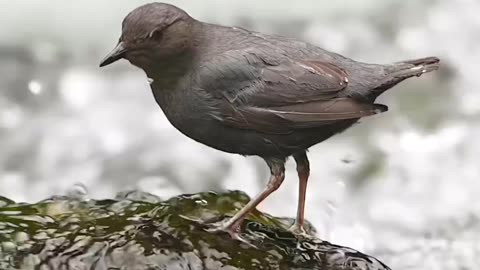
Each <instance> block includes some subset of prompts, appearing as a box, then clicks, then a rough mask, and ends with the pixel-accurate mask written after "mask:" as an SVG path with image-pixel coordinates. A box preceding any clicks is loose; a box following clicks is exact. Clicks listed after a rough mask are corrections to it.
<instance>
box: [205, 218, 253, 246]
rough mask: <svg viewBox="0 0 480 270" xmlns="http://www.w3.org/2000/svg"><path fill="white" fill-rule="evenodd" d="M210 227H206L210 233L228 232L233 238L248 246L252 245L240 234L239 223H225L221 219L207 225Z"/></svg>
mask: <svg viewBox="0 0 480 270" xmlns="http://www.w3.org/2000/svg"><path fill="white" fill-rule="evenodd" d="M208 226H209V227H210V228H208V229H206V231H207V232H210V233H228V234H229V235H230V237H231V238H232V239H233V240H237V241H240V242H242V243H244V244H246V245H248V246H250V247H254V248H255V246H254V245H252V244H251V243H250V242H248V241H247V240H246V239H245V238H243V237H242V236H241V235H240V225H238V224H230V223H228V222H227V223H225V222H223V221H221V222H216V223H212V224H209V225H208Z"/></svg>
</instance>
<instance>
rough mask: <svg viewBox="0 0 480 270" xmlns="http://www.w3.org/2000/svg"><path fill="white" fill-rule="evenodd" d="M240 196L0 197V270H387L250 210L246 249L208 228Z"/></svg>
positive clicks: (228, 211) (238, 204) (243, 230)
mask: <svg viewBox="0 0 480 270" xmlns="http://www.w3.org/2000/svg"><path fill="white" fill-rule="evenodd" d="M248 200H249V198H248V196H246V195H245V194H244V193H241V192H236V191H231V192H225V193H213V192H208V193H199V194H190V195H181V196H177V197H174V198H171V199H169V200H166V201H161V200H160V199H159V198H158V197H155V196H154V195H151V194H146V193H142V192H133V193H122V194H121V195H118V196H117V197H116V199H115V200H98V201H96V200H89V201H77V200H74V199H71V198H68V197H56V198H53V199H49V200H44V201H41V202H39V203H36V204H16V203H14V202H12V201H10V200H8V199H5V198H0V201H1V202H4V203H3V204H0V242H1V245H0V269H42V270H43V269H136V270H137V269H138V270H140V269H190V270H193V269H224V270H233V269H324V270H329V269H388V267H386V266H385V265H383V264H382V263H380V262H379V261H377V260H376V259H374V258H372V257H369V256H367V255H364V254H361V253H359V252H357V251H355V250H352V249H349V248H346V247H341V246H337V245H333V244H330V243H328V242H325V241H322V240H320V239H317V238H313V237H308V238H302V237H296V236H295V235H293V234H292V233H290V232H289V231H287V228H288V226H289V223H290V222H289V221H288V220H286V219H282V218H275V217H272V216H269V215H266V214H264V213H261V212H259V211H255V212H254V213H253V214H252V215H251V216H250V217H249V219H248V221H245V222H244V223H243V224H242V228H241V235H242V237H243V238H244V239H246V240H247V241H248V242H249V243H250V245H249V244H245V243H242V242H240V241H236V240H233V239H231V237H230V236H229V235H228V234H227V233H211V232H208V231H207V229H208V228H209V224H210V223H212V222H217V221H221V220H223V219H225V218H227V217H229V216H232V215H233V214H234V213H235V212H236V211H238V209H239V208H241V207H242V206H243V205H244V204H245V203H246V202H248Z"/></svg>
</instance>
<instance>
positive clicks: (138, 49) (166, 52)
mask: <svg viewBox="0 0 480 270" xmlns="http://www.w3.org/2000/svg"><path fill="white" fill-rule="evenodd" d="M194 23H195V20H194V19H193V18H191V17H190V16H189V15H188V14H187V13H186V12H185V11H183V10H181V9H179V8H177V7H175V6H172V5H169V4H164V3H151V4H146V5H143V6H141V7H138V8H136V9H135V10H133V11H132V12H130V13H129V14H128V15H127V17H125V19H124V20H123V23H122V35H121V36H120V39H119V41H118V44H117V46H116V47H115V48H114V49H113V50H112V51H111V52H110V53H109V54H108V55H107V56H106V57H105V58H104V59H103V60H102V62H101V63H100V67H103V66H106V65H109V64H111V63H113V62H115V61H117V60H119V59H122V58H124V59H127V60H128V61H130V63H132V64H133V65H135V66H138V67H140V68H142V69H144V70H146V69H148V68H150V67H151V66H152V65H154V64H156V65H161V64H162V62H163V61H167V60H168V59H175V57H177V56H178V55H181V54H183V53H184V52H185V51H186V50H187V49H188V48H189V47H190V46H191V42H192V41H191V39H192V31H193V25H194Z"/></svg>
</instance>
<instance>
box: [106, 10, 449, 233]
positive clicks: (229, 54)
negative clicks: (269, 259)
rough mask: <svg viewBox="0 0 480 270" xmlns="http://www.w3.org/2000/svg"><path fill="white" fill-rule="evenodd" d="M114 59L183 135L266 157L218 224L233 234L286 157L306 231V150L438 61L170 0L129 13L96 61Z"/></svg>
mask: <svg viewBox="0 0 480 270" xmlns="http://www.w3.org/2000/svg"><path fill="white" fill-rule="evenodd" d="M120 59H126V60H128V61H129V62H130V63H131V64H132V65H134V66H136V67H138V68H140V69H142V70H143V71H144V72H145V74H146V76H147V77H148V78H149V79H150V82H151V84H150V87H151V90H152V93H153V97H154V98H155V101H156V103H158V105H159V106H160V108H161V109H162V111H163V112H164V115H165V116H166V118H167V119H168V120H169V122H170V123H171V124H172V125H173V126H174V127H175V128H176V129H178V130H179V131H180V132H181V133H183V134H184V135H186V136H188V137H190V138H191V139H193V140H195V141H197V142H199V143H202V144H204V145H207V146H209V147H212V148H215V149H217V150H220V151H223V152H227V153H233V154H240V155H243V156H258V157H261V158H262V159H263V160H264V161H265V162H266V165H268V167H269V169H270V178H269V179H268V182H267V184H266V185H265V187H264V189H263V190H262V191H261V192H260V193H258V194H257V195H256V196H255V197H253V198H252V199H251V200H250V201H249V202H248V203H247V204H246V205H245V206H244V207H243V208H241V209H240V210H239V211H237V212H236V213H235V215H233V217H230V218H228V219H226V220H224V221H222V222H220V223H219V224H216V225H215V227H214V230H217V231H223V232H228V233H230V234H231V235H232V237H238V232H239V230H240V227H241V225H242V223H243V221H244V220H245V218H247V217H248V215H249V213H250V212H251V211H252V210H253V209H255V208H256V207H257V205H259V204H260V203H261V202H262V201H263V200H264V199H266V198H267V197H268V196H269V195H270V194H272V193H273V192H274V191H276V190H277V189H278V188H279V187H280V186H281V184H282V182H283V181H284V178H285V163H286V161H287V159H288V158H289V157H293V159H294V160H295V162H296V170H297V175H298V180H299V182H298V183H299V184H298V187H299V188H298V202H297V213H296V218H295V222H294V223H293V225H292V226H291V227H290V229H289V230H290V231H291V232H293V233H295V235H305V229H304V223H305V211H304V210H305V196H306V191H307V183H308V179H309V175H310V163H309V160H308V157H307V151H308V149H309V148H310V147H312V146H313V145H316V144H318V143H320V142H323V141H325V140H327V139H328V138H330V137H332V136H334V135H336V134H338V133H341V132H343V131H344V130H346V129H348V128H350V127H351V126H352V125H354V124H355V123H357V122H358V120H359V119H361V118H363V117H367V116H372V115H376V114H379V113H382V112H385V111H387V110H388V107H387V106H385V105H383V104H378V103H375V100H376V98H377V97H378V96H379V95H380V94H382V93H383V92H385V91H386V90H388V89H390V88H392V87H394V86H395V85H397V84H398V83H400V82H402V81H403V80H405V79H407V78H410V77H415V76H417V77H419V76H420V75H422V74H424V73H427V72H431V71H435V70H437V69H438V68H439V66H440V59H439V58H437V57H433V56H432V57H424V58H420V59H415V60H406V61H400V62H395V63H392V64H385V65H384V64H371V63H364V62H360V61H355V60H352V59H350V58H348V57H345V56H342V55H340V54H337V53H334V52H330V51H328V50H326V49H322V48H320V47H318V46H315V45H313V44H311V43H308V42H304V41H302V40H299V39H295V38H291V37H285V36H280V35H275V34H264V33H260V32H257V31H252V30H247V29H244V28H241V27H235V26H223V25H218V24H212V23H207V22H202V21H199V20H197V19H194V18H193V17H191V16H190V15H189V14H188V13H187V12H185V11H184V10H182V9H181V8H179V7H176V6H174V5H171V4H167V3H149V4H145V5H142V6H139V7H137V8H136V9H134V10H132V11H131V12H130V13H128V14H127V15H126V17H125V18H124V20H123V22H122V31H121V35H120V38H119V41H118V43H117V45H116V47H115V48H114V49H113V50H112V51H111V52H110V53H109V54H107V56H106V57H105V58H104V59H103V60H102V61H101V63H100V67H103V66H107V65H109V64H112V63H114V62H116V61H118V60H120Z"/></svg>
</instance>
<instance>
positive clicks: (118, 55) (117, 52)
mask: <svg viewBox="0 0 480 270" xmlns="http://www.w3.org/2000/svg"><path fill="white" fill-rule="evenodd" d="M126 51H127V48H126V47H125V43H123V42H122V41H120V42H119V43H118V44H117V46H116V47H115V49H113V50H112V51H111V52H110V53H109V54H108V55H107V56H105V58H103V60H102V62H101V63H100V67H104V66H106V65H110V64H111V63H113V62H115V61H118V60H120V59H122V58H123V57H124V55H125V52H126Z"/></svg>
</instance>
